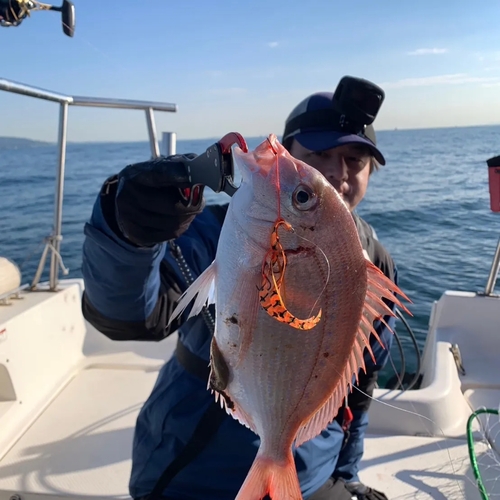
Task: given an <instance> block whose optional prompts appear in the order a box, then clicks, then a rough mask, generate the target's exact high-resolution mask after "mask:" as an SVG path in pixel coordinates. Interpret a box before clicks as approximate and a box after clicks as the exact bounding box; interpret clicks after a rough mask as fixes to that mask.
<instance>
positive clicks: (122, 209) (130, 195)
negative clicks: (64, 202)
mask: <svg viewBox="0 0 500 500" xmlns="http://www.w3.org/2000/svg"><path fill="white" fill-rule="evenodd" d="M196 156H197V155H195V154H187V155H174V156H169V157H167V158H165V157H162V158H156V159H153V160H150V161H145V162H142V163H135V164H133V165H128V166H127V167H125V168H124V169H123V170H122V171H121V172H120V173H119V174H118V187H117V191H116V198H115V214H116V222H117V224H118V228H119V229H120V231H121V233H122V234H123V235H124V236H125V237H126V238H127V239H128V240H129V241H131V242H132V243H134V244H136V245H138V246H152V245H154V244H156V243H162V242H164V241H168V240H171V239H174V238H177V237H179V236H180V235H181V234H182V233H184V232H185V231H186V230H187V228H188V227H189V225H190V224H191V222H192V220H193V219H194V218H195V216H196V215H197V214H199V213H200V212H201V211H202V210H203V208H204V206H205V201H204V198H203V187H202V188H201V189H200V190H199V192H196V198H195V201H194V203H193V204H191V205H188V204H187V203H186V201H185V200H184V199H183V196H182V195H181V193H180V189H186V188H191V187H192V186H191V184H190V183H189V179H188V174H187V170H186V169H185V167H184V164H183V163H182V160H183V158H184V159H186V158H187V159H193V158H196Z"/></svg>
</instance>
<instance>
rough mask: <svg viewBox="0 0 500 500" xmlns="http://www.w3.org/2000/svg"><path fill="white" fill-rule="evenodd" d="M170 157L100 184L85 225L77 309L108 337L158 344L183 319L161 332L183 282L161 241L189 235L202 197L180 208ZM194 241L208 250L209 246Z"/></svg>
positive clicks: (177, 175) (178, 180)
mask: <svg viewBox="0 0 500 500" xmlns="http://www.w3.org/2000/svg"><path fill="white" fill-rule="evenodd" d="M191 156H192V155H190V157H191ZM172 158H173V160H172V161H171V162H170V164H169V160H168V159H167V160H166V161H164V162H162V163H161V164H158V163H156V162H143V163H139V164H134V165H129V166H128V167H126V168H125V169H123V170H122V171H121V172H120V173H119V174H118V175H116V176H113V177H110V178H109V179H107V180H106V182H105V183H104V185H103V187H102V189H101V192H100V194H99V196H98V198H97V200H96V202H95V205H94V208H93V212H92V216H91V218H90V221H89V222H88V223H87V224H86V225H85V229H84V232H85V241H84V245H83V264H82V273H83V278H84V281H85V292H84V295H83V300H82V310H83V314H84V317H85V318H86V319H87V320H88V321H89V322H90V323H91V324H92V325H93V326H94V327H96V328H97V329H98V330H99V331H100V332H102V333H103V334H104V335H106V336H107V337H109V338H111V339H113V340H153V341H158V340H162V339H163V338H165V337H166V336H167V335H169V334H170V333H171V332H173V331H175V330H177V329H178V328H179V327H180V325H181V324H182V321H183V317H184V315H183V316H182V317H181V318H178V319H176V320H175V321H174V322H173V323H172V324H171V325H170V326H169V327H168V328H167V327H166V325H167V323H168V320H169V317H170V314H171V313H172V311H173V308H174V306H175V303H176V301H177V300H178V299H179V296H180V294H181V293H182V284H183V283H184V280H183V279H182V277H181V276H180V272H179V270H178V268H177V266H176V263H175V260H174V258H173V256H172V255H171V254H170V252H169V250H168V248H167V243H166V241H167V240H173V239H176V238H178V237H179V236H181V235H183V234H184V233H186V232H187V231H188V229H189V227H190V226H191V223H192V222H193V220H194V218H195V217H196V216H198V215H199V214H200V213H201V212H202V210H203V207H204V200H203V196H202V194H203V193H202V192H201V194H200V199H199V201H198V202H197V203H196V204H194V205H193V206H186V204H185V203H183V200H182V198H181V197H180V191H179V188H186V187H189V185H186V180H185V179H184V178H183V177H182V169H180V168H176V167H179V162H178V161H177V160H178V158H179V157H172ZM216 231H217V229H215V232H216ZM195 233H196V231H195ZM195 238H196V239H199V240H200V246H202V247H203V248H204V249H206V251H207V252H209V251H211V250H210V249H211V248H213V246H214V245H212V244H211V243H212V242H208V241H204V240H203V236H202V235H200V234H195Z"/></svg>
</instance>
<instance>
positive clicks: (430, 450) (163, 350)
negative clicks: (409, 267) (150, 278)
mask: <svg viewBox="0 0 500 500" xmlns="http://www.w3.org/2000/svg"><path fill="white" fill-rule="evenodd" d="M81 286H82V285H81V282H79V281H69V282H66V283H65V287H66V288H65V289H64V290H63V291H61V292H58V293H57V294H53V293H52V294H51V293H48V292H40V293H28V294H25V295H24V296H25V298H24V299H23V300H20V301H15V302H13V304H12V305H11V306H4V307H0V428H1V429H2V432H1V433H0V500H7V499H11V498H12V495H19V496H20V497H21V500H33V499H35V498H41V497H42V496H43V497H44V498H56V497H57V498H61V497H64V498H74V499H76V498H78V499H80V498H81V499H83V498H85V499H87V500H88V499H89V498H129V495H128V480H129V474H130V467H131V460H130V454H131V446H132V439H133V431H134V426H135V419H136V417H137V414H138V412H139V410H140V408H141V406H142V404H143V402H144V400H145V399H146V398H147V397H148V395H149V393H150V391H151V390H152V387H153V384H154V383H155V380H156V377H157V374H158V370H159V369H160V368H161V366H162V365H163V362H164V360H165V359H167V358H168V357H169V356H170V353H171V352H172V350H173V348H174V346H175V342H176V337H175V336H172V337H171V338H169V339H167V340H165V341H163V342H161V343H159V344H156V343H155V344H147V343H144V344H142V343H132V342H124V343H118V342H112V341H109V340H108V339H106V338H105V337H104V336H102V335H101V334H98V333H97V332H96V331H95V330H94V329H93V328H89V327H88V325H87V324H86V323H85V322H84V320H83V318H82V317H81V312H80V294H81ZM487 300H488V299H487ZM496 310H497V315H499V316H497V319H498V318H499V317H500V309H499V308H498V306H497V307H496ZM496 324H499V323H498V321H497V323H496ZM28 327H29V328H28ZM2 331H3V333H1V332H2ZM432 335H433V333H432V332H431V333H430V336H431V338H432ZM436 335H437V334H436ZM458 340H459V341H460V342H462V340H461V339H458ZM438 344H439V343H438ZM460 345H462V344H460ZM435 352H436V353H437V352H439V348H438V349H436V351H435ZM497 352H498V351H497ZM462 354H464V351H463V350H462ZM464 364H465V366H466V370H467V366H469V368H471V365H470V364H468V362H467V357H466V356H465V355H464ZM453 366H454V365H453ZM448 368H449V367H448V366H446V363H445V364H444V365H443V366H441V368H440V374H441V375H442V374H443V373H445V372H446V371H447V370H448ZM483 368H484V367H483ZM495 369H496V376H495V377H493V379H490V380H489V381H488V384H487V385H486V388H484V387H485V386H484V385H481V386H476V387H472V386H471V387H468V388H467V394H466V397H468V399H469V401H470V402H471V403H472V405H473V407H474V408H477V407H480V406H483V405H486V406H491V405H492V404H493V403H495V406H493V407H495V408H498V403H499V402H500V376H499V374H500V370H499V369H498V368H496V367H495ZM455 371H456V370H455ZM436 376H437V375H436ZM450 376H451V375H450ZM455 376H456V379H457V380H459V379H458V375H456V373H455ZM495 379H496V382H497V383H496V385H495V384H494V383H493V382H492V380H493V381H494V380H495ZM429 387H432V380H431V381H430V382H429V385H428V386H427V387H426V388H423V389H420V390H418V391H411V392H412V393H415V394H414V395H413V396H412V395H411V394H409V393H408V392H407V393H404V394H401V393H400V392H399V391H392V392H391V393H388V391H382V390H377V391H376V397H377V398H379V399H381V400H383V401H386V402H390V404H391V405H395V404H401V405H402V408H403V410H404V411H417V412H418V413H421V414H423V415H425V414H426V409H425V404H424V403H425V394H426V393H423V392H422V391H426V390H427V391H428V390H429ZM455 388H456V387H455V386H454V385H453V384H451V385H450V386H449V387H448V391H451V392H452V391H453V390H454V389H455ZM14 393H15V394H14ZM395 394H396V396H397V397H395ZM419 394H420V395H421V396H420V399H419ZM404 398H406V402H405V401H404ZM465 401H466V399H463V401H456V419H455V418H453V419H451V420H453V421H455V420H458V421H460V422H461V423H463V419H464V418H467V417H468V414H469V413H470V408H469V411H468V412H465V413H464V405H466V403H465ZM432 404H433V403H432V402H431V404H430V408H431V411H430V414H431V413H432V411H433V410H432V408H433V406H432ZM442 407H443V408H448V407H449V406H448V402H447V401H446V396H443V406H442ZM412 408H413V409H412ZM370 412H371V414H372V421H371V424H370V435H369V437H368V439H367V440H366V444H365V455H364V458H363V462H362V473H361V478H362V480H364V481H366V483H367V484H370V485H372V486H374V487H376V488H378V489H380V490H382V491H384V492H385V493H386V494H387V496H388V498H390V499H391V500H393V499H410V498H411V499H443V500H445V499H478V500H480V499H481V496H480V494H479V491H478V489H477V487H476V486H475V480H474V476H473V473H472V470H471V465H470V460H469V456H468V449H467V443H466V440H465V436H464V435H463V433H464V431H465V427H463V428H462V435H460V433H459V432H458V431H456V430H455V426H454V425H448V426H447V425H446V419H443V418H441V420H442V421H443V422H444V423H443V424H442V425H441V427H442V428H443V429H445V433H446V435H447V436H446V437H436V435H437V434H435V435H434V436H430V435H420V436H418V435H414V434H416V433H420V431H421V430H419V429H418V428H417V431H415V432H414V431H412V428H411V427H410V425H413V424H412V422H413V420H412V419H413V418H415V419H417V421H418V422H420V425H421V426H423V428H428V425H429V423H428V422H427V421H426V420H425V418H423V417H415V416H414V415H411V414H408V413H404V412H402V411H400V410H395V409H393V408H388V407H387V406H384V405H383V404H381V403H379V402H377V401H374V402H373V403H372V407H371V410H370ZM410 417H411V418H410ZM388 418H390V421H391V422H392V427H393V429H394V430H393V432H389V431H388V428H390V427H391V424H390V423H389V424H387V422H386V421H387V419H388ZM433 420H435V421H439V422H441V420H440V419H439V418H438V416H435V418H433ZM398 422H399V423H398ZM401 422H403V424H401ZM404 422H407V423H408V425H407V426H406V428H405V427H404ZM426 426H427V427H426ZM417 427H418V426H417ZM412 434H413V435H412ZM476 450H478V451H479V452H481V453H484V456H481V457H480V458H479V463H480V465H481V467H482V469H481V470H482V472H483V477H484V480H485V482H486V485H487V489H488V491H489V492H490V494H495V495H500V479H499V480H498V484H497V482H496V478H500V465H499V464H495V463H494V462H493V461H492V459H491V458H490V457H491V456H492V452H491V450H489V451H488V450H487V447H486V444H485V442H484V441H483V442H478V443H477V445H476ZM222 479H223V478H221V480H222ZM492 498H494V496H492Z"/></svg>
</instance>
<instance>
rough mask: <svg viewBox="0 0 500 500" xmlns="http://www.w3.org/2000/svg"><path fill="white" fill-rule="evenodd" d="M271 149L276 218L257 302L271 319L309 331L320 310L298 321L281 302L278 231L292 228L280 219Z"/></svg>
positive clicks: (282, 272)
mask: <svg viewBox="0 0 500 500" xmlns="http://www.w3.org/2000/svg"><path fill="white" fill-rule="evenodd" d="M270 144H271V143H270ZM271 149H272V151H273V153H274V154H275V155H276V178H277V180H276V187H277V191H278V218H277V220H276V222H275V223H274V227H273V230H272V232H271V248H270V250H269V251H268V252H267V254H266V257H265V258H264V262H263V263H262V285H261V286H260V288H259V300H260V304H261V306H262V308H263V309H264V310H265V311H266V312H267V313H268V314H269V315H270V316H271V317H272V318H275V319H276V320H278V321H281V322H282V323H287V324H289V325H290V326H292V327H294V328H297V329H298V330H310V329H311V328H314V327H315V326H316V325H317V324H318V323H319V321H320V319H321V309H320V311H319V313H318V314H317V315H316V316H311V317H310V318H307V319H299V318H297V317H296V316H294V315H293V314H292V313H291V312H290V311H289V310H288V308H287V307H286V306H285V304H284V302H283V297H282V295H281V288H282V286H283V279H284V276H285V268H286V254H285V250H284V249H283V245H282V244H281V242H280V238H279V235H278V229H279V227H280V226H284V227H285V228H286V229H287V230H289V231H293V227H292V226H291V225H290V224H289V223H288V222H286V221H285V220H284V219H283V218H282V217H281V212H280V200H279V195H280V184H279V166H278V155H277V152H276V151H275V150H274V148H273V145H272V144H271Z"/></svg>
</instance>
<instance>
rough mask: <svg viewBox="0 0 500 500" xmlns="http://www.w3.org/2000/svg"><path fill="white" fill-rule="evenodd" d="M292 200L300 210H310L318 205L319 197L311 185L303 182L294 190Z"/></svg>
mask: <svg viewBox="0 0 500 500" xmlns="http://www.w3.org/2000/svg"><path fill="white" fill-rule="evenodd" d="M292 201H293V205H294V206H295V208H297V209H298V210H309V209H311V208H314V207H315V206H316V204H317V202H318V198H317V196H316V194H315V193H314V191H313V190H312V189H311V188H310V187H308V186H304V185H302V184H301V185H300V186H298V187H297V188H296V189H295V191H294V192H293V195H292Z"/></svg>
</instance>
